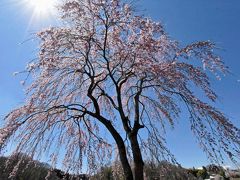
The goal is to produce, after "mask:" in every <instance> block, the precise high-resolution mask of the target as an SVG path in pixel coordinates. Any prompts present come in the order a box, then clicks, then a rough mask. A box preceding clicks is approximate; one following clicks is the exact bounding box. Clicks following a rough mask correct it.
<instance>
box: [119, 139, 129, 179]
mask: <svg viewBox="0 0 240 180" xmlns="http://www.w3.org/2000/svg"><path fill="white" fill-rule="evenodd" d="M122 143H123V144H122ZM117 146H118V151H119V157H120V161H121V164H122V168H123V171H124V176H125V179H126V180H133V173H132V169H131V166H130V164H129V162H128V159H127V154H126V148H125V145H124V142H120V143H119V142H117Z"/></svg>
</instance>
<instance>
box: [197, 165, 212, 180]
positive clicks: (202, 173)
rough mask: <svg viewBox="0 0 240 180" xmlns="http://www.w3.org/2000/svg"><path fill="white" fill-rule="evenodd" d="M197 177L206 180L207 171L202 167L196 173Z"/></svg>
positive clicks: (207, 176)
mask: <svg viewBox="0 0 240 180" xmlns="http://www.w3.org/2000/svg"><path fill="white" fill-rule="evenodd" d="M197 177H198V178H202V179H207V178H209V174H208V172H207V169H206V168H205V167H204V166H203V168H202V169H200V170H198V172H197Z"/></svg>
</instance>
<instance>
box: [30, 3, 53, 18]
mask: <svg viewBox="0 0 240 180" xmlns="http://www.w3.org/2000/svg"><path fill="white" fill-rule="evenodd" d="M26 2H27V4H28V6H29V8H31V9H32V10H33V12H34V14H35V15H36V16H50V15H53V14H54V13H55V12H56V4H57V0H26Z"/></svg>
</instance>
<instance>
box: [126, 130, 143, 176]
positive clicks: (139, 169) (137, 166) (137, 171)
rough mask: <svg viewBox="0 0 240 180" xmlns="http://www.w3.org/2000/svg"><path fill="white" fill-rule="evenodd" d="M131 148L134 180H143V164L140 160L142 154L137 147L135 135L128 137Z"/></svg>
mask: <svg viewBox="0 0 240 180" xmlns="http://www.w3.org/2000/svg"><path fill="white" fill-rule="evenodd" d="M129 139H130V142H131V147H132V153H133V161H134V179H135V180H144V173H143V168H144V162H143V159H142V153H141V150H140V147H139V143H138V139H137V134H134V135H130V137H129Z"/></svg>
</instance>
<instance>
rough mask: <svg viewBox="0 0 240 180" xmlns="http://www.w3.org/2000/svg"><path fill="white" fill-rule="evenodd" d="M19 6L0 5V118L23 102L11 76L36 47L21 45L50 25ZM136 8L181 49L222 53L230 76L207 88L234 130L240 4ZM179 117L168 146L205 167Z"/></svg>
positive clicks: (15, 0) (176, 2) (14, 0)
mask: <svg viewBox="0 0 240 180" xmlns="http://www.w3.org/2000/svg"><path fill="white" fill-rule="evenodd" d="M21 1H24V0H0V52H1V53H0V118H1V119H2V118H3V117H4V115H6V113H7V112H9V111H10V110H11V109H12V108H14V107H17V106H18V105H20V104H21V103H22V102H23V101H24V91H23V87H22V86H21V84H20V81H21V80H22V79H23V76H21V75H20V76H13V75H12V74H13V73H14V72H15V71H21V70H23V69H24V67H25V65H26V63H27V62H28V61H29V60H31V59H32V58H33V57H36V53H37V46H36V42H34V41H27V42H25V41H26V40H28V39H29V38H31V37H32V33H34V32H37V31H38V30H40V29H41V28H43V27H48V26H50V25H51V24H52V23H54V22H53V18H47V17H45V18H33V17H32V13H33V9H31V8H30V7H29V6H28V5H27V4H26V3H22V2H21ZM49 1H50V0H49ZM137 4H138V9H142V10H144V11H143V12H144V14H145V15H147V16H150V17H152V18H153V19H154V20H156V21H161V22H162V23H163V24H164V26H165V29H166V31H167V32H168V34H169V35H170V36H171V37H172V38H173V39H177V40H179V41H180V42H181V43H183V44H187V43H191V42H194V41H197V40H211V41H214V42H216V43H217V45H218V46H219V47H221V48H222V49H223V50H222V51H220V55H221V56H222V58H223V59H224V60H225V62H226V64H227V65H228V66H229V67H230V71H231V72H232V74H230V75H228V76H227V77H224V78H223V79H222V80H221V81H217V80H216V79H215V78H214V77H212V80H211V82H212V85H213V87H214V89H215V90H216V92H217V94H218V95H219V100H218V102H217V104H216V106H217V107H218V108H220V109H221V110H222V111H223V112H224V113H225V114H226V115H227V116H228V117H229V118H230V119H231V120H232V121H233V122H234V123H235V124H236V125H237V126H238V127H240V82H239V81H238V80H240V61H239V53H240V20H239V19H240V1H239V0H139V2H138V3H137ZM23 42H24V43H23ZM184 117H185V115H183V118H181V119H179V120H178V123H177V126H176V128H175V130H174V131H172V132H170V133H169V134H168V137H167V139H168V140H169V147H170V148H171V150H172V152H173V153H174V154H175V155H176V158H177V160H178V161H179V162H180V163H181V164H182V165H183V166H185V167H193V166H195V167H200V166H202V165H206V164H208V161H207V159H206V156H205V155H204V153H202V151H201V150H200V149H199V147H198V145H197V143H196V141H195V139H193V138H192V134H191V132H190V130H189V126H188V125H186V122H187V119H186V118H184ZM0 122H1V120H0ZM1 124H2V122H1V123H0V125H1Z"/></svg>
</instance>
